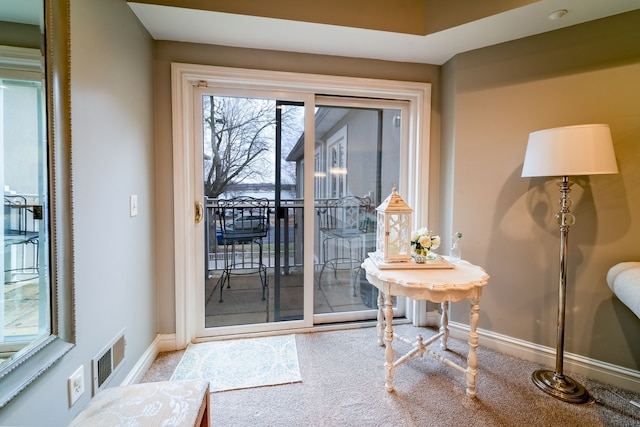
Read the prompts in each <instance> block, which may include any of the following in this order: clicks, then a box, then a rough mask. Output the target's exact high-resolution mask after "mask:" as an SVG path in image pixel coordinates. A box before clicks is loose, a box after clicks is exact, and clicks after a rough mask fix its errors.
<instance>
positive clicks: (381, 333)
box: [376, 291, 386, 346]
mask: <svg viewBox="0 0 640 427" xmlns="http://www.w3.org/2000/svg"><path fill="white" fill-rule="evenodd" d="M385 327H386V325H385V323H384V294H383V293H382V291H378V323H377V325H376V332H377V333H378V344H380V345H381V346H383V345H384V329H385Z"/></svg>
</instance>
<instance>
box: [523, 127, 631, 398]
mask: <svg viewBox="0 0 640 427" xmlns="http://www.w3.org/2000/svg"><path fill="white" fill-rule="evenodd" d="M613 173H618V167H617V165H616V158H615V154H614V152H613V142H612V141H611V132H610V130H609V126H608V125H602V124H595V125H578V126H565V127H559V128H553V129H546V130H541V131H537V132H532V133H531V134H529V142H528V144H527V152H526V154H525V158H524V165H523V167H522V176H523V177H536V176H558V177H562V181H560V182H559V183H558V186H559V187H560V194H561V198H560V211H559V212H558V213H557V214H556V219H557V221H558V224H559V225H560V281H559V289H558V335H557V348H556V369H555V371H550V370H538V371H535V372H534V373H533V375H532V380H533V382H534V384H536V385H537V386H538V387H540V388H541V389H542V390H543V391H544V392H546V393H549V394H550V395H552V396H554V397H557V398H558V399H560V400H563V401H565V402H571V403H585V402H588V401H589V392H588V391H587V390H586V389H585V388H584V387H583V386H582V385H581V384H580V383H578V382H577V381H575V380H573V379H571V378H569V377H568V376H566V375H564V373H563V368H562V365H563V356H564V324H565V297H566V293H567V253H568V244H567V239H568V236H569V227H570V226H572V225H573V224H574V223H575V217H574V216H573V214H571V212H570V209H569V208H570V207H571V199H570V198H569V192H570V191H571V186H572V185H573V182H571V181H569V176H578V175H597V174H613Z"/></svg>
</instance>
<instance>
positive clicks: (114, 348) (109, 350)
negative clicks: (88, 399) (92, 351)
mask: <svg viewBox="0 0 640 427" xmlns="http://www.w3.org/2000/svg"><path fill="white" fill-rule="evenodd" d="M125 346H126V341H125V339H124V331H122V332H121V333H120V334H118V336H117V337H116V338H114V339H113V341H111V343H109V345H107V346H106V347H105V348H104V349H102V351H101V352H100V353H98V355H97V356H96V357H95V358H94V359H93V360H92V361H91V367H92V370H93V395H95V394H96V393H98V391H100V390H102V388H103V387H104V386H106V385H107V383H108V382H109V380H110V379H111V378H112V376H113V374H115V373H116V372H117V371H118V369H119V368H120V366H121V365H122V362H123V361H124V352H125Z"/></svg>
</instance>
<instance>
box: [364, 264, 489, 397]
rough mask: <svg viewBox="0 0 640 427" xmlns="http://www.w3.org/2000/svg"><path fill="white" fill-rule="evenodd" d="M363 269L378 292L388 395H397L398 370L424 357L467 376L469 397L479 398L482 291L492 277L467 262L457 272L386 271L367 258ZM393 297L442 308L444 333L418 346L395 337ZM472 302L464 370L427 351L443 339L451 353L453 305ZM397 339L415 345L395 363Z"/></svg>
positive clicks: (444, 344)
mask: <svg viewBox="0 0 640 427" xmlns="http://www.w3.org/2000/svg"><path fill="white" fill-rule="evenodd" d="M362 268H363V269H364V270H365V271H366V273H367V280H368V281H369V283H371V284H372V285H373V286H375V287H376V288H378V290H379V291H380V292H379V295H378V326H377V333H378V342H379V343H380V345H381V346H386V350H385V359H386V361H385V364H384V366H385V371H386V383H385V388H386V390H387V391H389V392H392V391H393V375H394V372H395V369H396V368H397V367H398V366H400V365H402V364H403V363H405V362H406V361H408V360H409V359H411V358H412V357H414V356H416V355H417V356H420V357H422V356H423V355H424V353H427V354H428V355H429V356H431V357H433V358H434V359H436V360H439V361H441V362H443V363H444V364H445V365H447V366H450V367H452V368H454V369H457V370H459V371H460V372H463V373H464V374H465V377H466V380H467V396H469V397H475V396H476V380H477V378H476V377H477V372H478V369H477V368H478V360H477V355H476V353H477V347H478V334H477V332H476V330H477V327H478V318H479V316H480V296H481V295H482V288H483V287H484V285H486V284H487V282H488V281H489V275H488V274H487V273H486V272H485V271H484V270H483V269H482V268H481V267H478V266H476V265H473V264H470V263H468V262H466V261H460V262H459V263H457V264H455V266H454V268H433V269H430V268H429V269H411V268H404V269H403V268H397V269H396V268H394V269H389V268H384V269H380V268H379V267H378V265H377V264H376V263H375V262H374V261H373V260H372V259H371V258H367V259H365V260H364V262H363V263H362ZM393 296H406V297H409V298H412V299H414V300H427V301H432V302H439V303H441V304H442V318H441V322H440V330H439V332H438V333H437V334H436V335H434V336H433V337H431V338H429V339H428V340H426V341H424V340H423V338H422V336H418V338H417V340H416V342H414V343H412V342H410V341H409V340H408V339H406V338H403V337H400V336H399V335H394V333H393V303H392V297H393ZM465 299H468V300H470V303H471V313H470V317H469V326H470V330H469V354H468V355H467V367H466V368H464V367H462V366H460V365H458V364H456V363H455V362H453V361H451V360H449V359H446V358H444V357H443V356H441V355H440V354H437V353H435V352H434V351H432V350H430V349H428V348H427V347H428V346H430V345H431V344H433V343H435V342H436V341H437V340H438V339H439V338H440V345H441V348H442V349H443V350H446V349H447V339H448V337H449V326H448V324H449V315H448V311H449V303H450V302H457V301H462V300H465ZM394 338H397V339H399V340H401V341H403V342H405V343H408V344H411V345H413V349H412V350H411V351H410V352H409V353H407V354H405V355H404V356H402V357H400V358H399V359H398V360H396V361H394V352H393V339H394Z"/></svg>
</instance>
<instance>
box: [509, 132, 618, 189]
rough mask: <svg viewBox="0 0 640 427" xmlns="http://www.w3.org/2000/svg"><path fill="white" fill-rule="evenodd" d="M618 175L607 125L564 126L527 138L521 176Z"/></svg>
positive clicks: (530, 135)
mask: <svg viewBox="0 0 640 427" xmlns="http://www.w3.org/2000/svg"><path fill="white" fill-rule="evenodd" d="M612 173H618V166H617V164H616V156H615V153H614V152H613V142H612V140H611V131H610V130H609V126H608V125H604V124H592V125H577V126H564V127H559V128H552V129H545V130H539V131H537V132H531V133H530V134H529V142H528V143H527V151H526V154H525V157H524V165H523V166H522V176H523V177H530V176H571V175H597V174H612Z"/></svg>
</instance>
